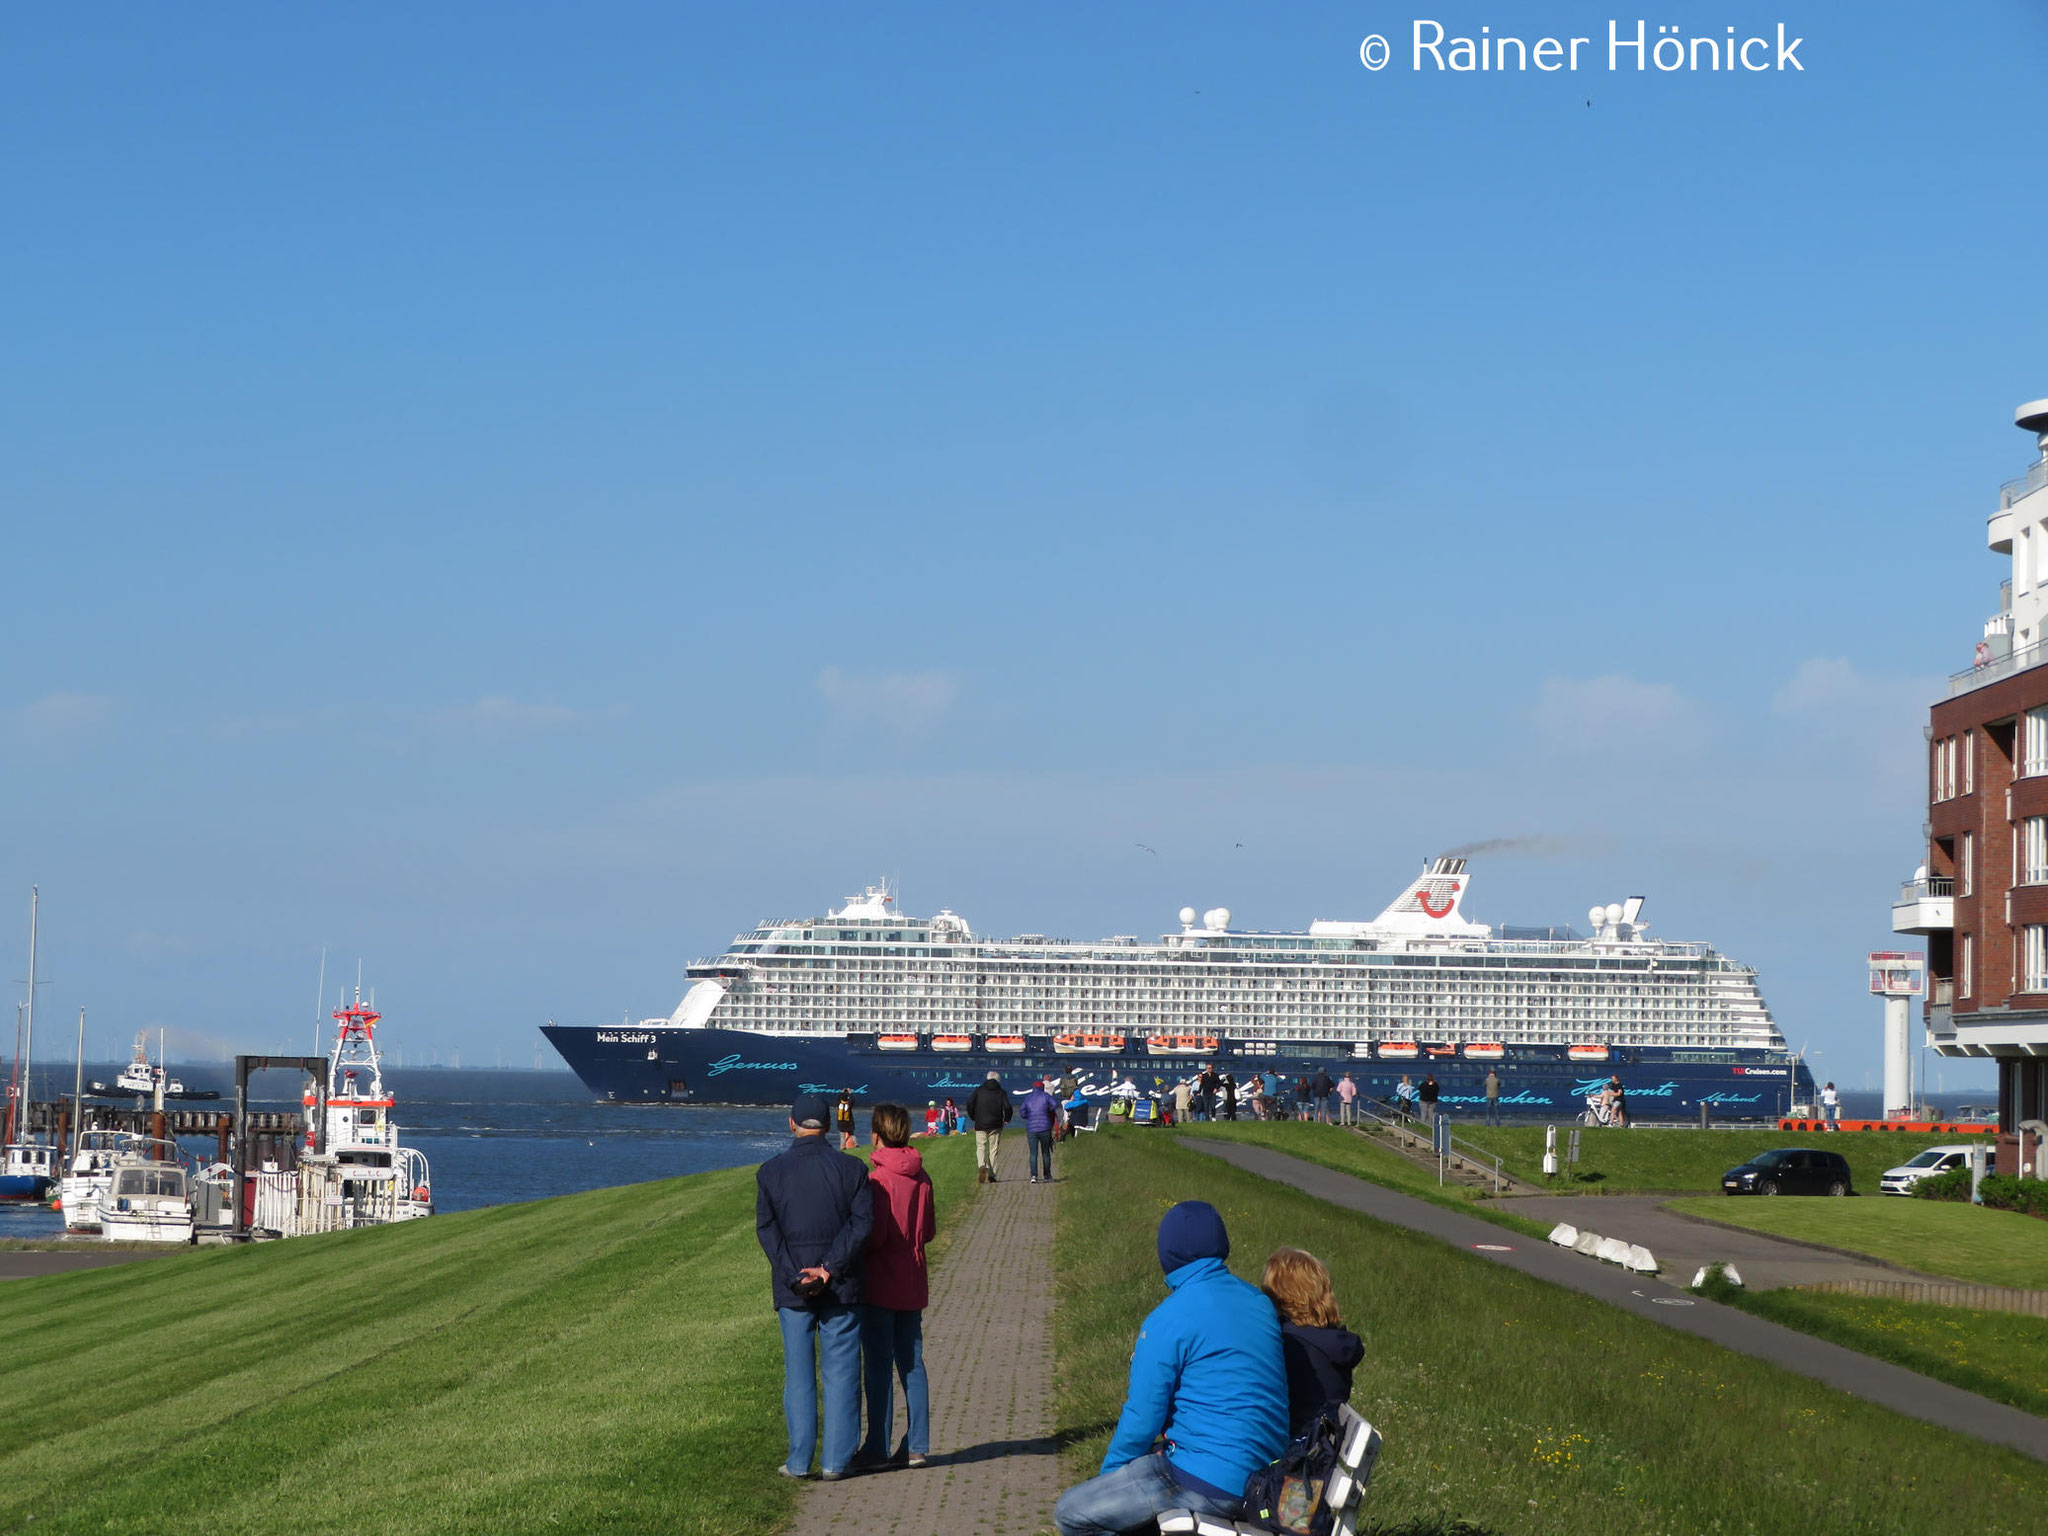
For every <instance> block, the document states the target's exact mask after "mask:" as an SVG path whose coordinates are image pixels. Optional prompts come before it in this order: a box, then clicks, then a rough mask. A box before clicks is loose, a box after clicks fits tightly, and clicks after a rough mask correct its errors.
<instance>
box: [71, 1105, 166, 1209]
mask: <svg viewBox="0 0 2048 1536" xmlns="http://www.w3.org/2000/svg"><path fill="white" fill-rule="evenodd" d="M157 1145H165V1144H164V1143H157ZM150 1146H151V1142H150V1138H149V1137H147V1136H139V1135H137V1134H136V1133H135V1132H133V1131H106V1130H101V1129H99V1128H98V1127H94V1128H93V1129H91V1130H86V1131H80V1132H79V1133H78V1144H77V1146H75V1147H74V1148H73V1149H72V1152H71V1166H70V1167H69V1168H68V1169H66V1170H65V1173H64V1178H63V1180H62V1182H61V1183H60V1184H59V1185H58V1191H57V1200H58V1204H59V1205H60V1206H61V1207H62V1208H63V1211H64V1230H65V1231H66V1232H97V1231H99V1229H100V1201H101V1200H102V1199H104V1198H105V1197H106V1193H107V1190H108V1188H109V1187H110V1186H111V1185H112V1184H113V1182H114V1164H115V1162H116V1161H117V1160H118V1159H119V1158H120V1157H121V1155H122V1154H123V1153H135V1154H138V1155H145V1154H147V1152H148V1150H149V1148H150Z"/></svg>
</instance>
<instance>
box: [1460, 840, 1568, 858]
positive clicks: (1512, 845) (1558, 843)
mask: <svg viewBox="0 0 2048 1536" xmlns="http://www.w3.org/2000/svg"><path fill="white" fill-rule="evenodd" d="M1565 847H1566V844H1565V840H1564V839H1563V838H1561V837H1543V836H1536V837H1487V838H1481V839H1480V840H1479V841H1478V842H1476V843H1460V844H1459V845H1458V846H1457V847H1455V848H1446V849H1445V850H1444V851H1443V852H1442V853H1440V854H1438V855H1437V857H1438V858H1440V859H1469V858H1471V857H1472V856H1473V855H1474V854H1480V853H1535V854H1546V853H1563V852H1564V851H1565Z"/></svg>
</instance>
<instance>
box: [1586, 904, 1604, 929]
mask: <svg viewBox="0 0 2048 1536" xmlns="http://www.w3.org/2000/svg"><path fill="white" fill-rule="evenodd" d="M1586 921H1587V922H1589V923H1591V924H1592V925H1593V926H1594V927H1595V928H1600V927H1604V926H1605V925H1606V922H1607V909H1606V908H1605V907H1600V906H1595V907H1589V908H1587V909H1586Z"/></svg>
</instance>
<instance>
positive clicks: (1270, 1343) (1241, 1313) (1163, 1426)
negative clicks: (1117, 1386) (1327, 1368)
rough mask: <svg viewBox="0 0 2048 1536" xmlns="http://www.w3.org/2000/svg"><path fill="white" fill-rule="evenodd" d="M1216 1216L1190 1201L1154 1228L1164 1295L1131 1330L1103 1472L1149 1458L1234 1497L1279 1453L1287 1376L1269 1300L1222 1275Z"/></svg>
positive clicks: (1223, 1244)
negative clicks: (1125, 1378) (1160, 1445)
mask: <svg viewBox="0 0 2048 1536" xmlns="http://www.w3.org/2000/svg"><path fill="white" fill-rule="evenodd" d="M1229 1255H1230V1239H1229V1236H1228V1235H1227V1234H1226V1232H1225V1231H1224V1227H1223V1218H1222V1217H1221V1216H1220V1215H1218V1214H1217V1212H1216V1209H1215V1207H1214V1206H1211V1205H1209V1204H1208V1203H1206V1202H1205V1201H1200V1200H1189V1201H1184V1202H1183V1203H1182V1204H1180V1205H1177V1206H1175V1207H1174V1208H1173V1209H1172V1210H1170V1211H1168V1212H1167V1213H1166V1215H1165V1216H1164V1217H1163V1218H1162V1219H1161V1220H1160V1223H1159V1267H1160V1268H1161V1269H1162V1270H1164V1271H1165V1273H1166V1286H1167V1291H1168V1295H1167V1298H1166V1300H1164V1301H1162V1302H1161V1303H1160V1304H1159V1305H1158V1306H1157V1307H1154V1308H1153V1309H1152V1313H1151V1315H1150V1316H1148V1317H1147V1318H1146V1319H1145V1323H1144V1326H1143V1327H1141V1328H1140V1329H1139V1330H1138V1342H1137V1346H1136V1347H1135V1348H1134V1349H1133V1350H1132V1352H1131V1380H1130V1388H1129V1391H1128V1392H1127V1393H1126V1394H1125V1397H1124V1410H1123V1414H1122V1416H1121V1417H1120V1418H1119V1419H1118V1420H1117V1426H1116V1434H1115V1436H1114V1437H1113V1438H1112V1439H1111V1440H1110V1443H1109V1454H1108V1455H1106V1456H1105V1457H1103V1459H1102V1470H1103V1471H1104V1472H1114V1471H1115V1470H1116V1469H1117V1468H1118V1467H1121V1466H1123V1465H1125V1464H1126V1463H1128V1462H1132V1461H1135V1460H1137V1459H1138V1458H1139V1457H1140V1456H1144V1455H1146V1454H1148V1453H1149V1452H1150V1451H1151V1449H1152V1442H1153V1441H1154V1440H1155V1439H1157V1438H1158V1437H1159V1436H1160V1435H1162V1434H1163V1435H1165V1437H1166V1458H1167V1460H1168V1461H1170V1462H1172V1463H1173V1466H1174V1470H1175V1472H1176V1473H1177V1474H1179V1475H1180V1476H1181V1477H1182V1478H1183V1479H1185V1480H1187V1481H1190V1482H1192V1483H1194V1484H1196V1485H1197V1486H1198V1487H1199V1488H1200V1489H1201V1490H1202V1491H1204V1492H1206V1493H1210V1494H1215V1495H1220V1496H1222V1497H1224V1498H1229V1499H1236V1498H1240V1497H1242V1496H1243V1494H1244V1485H1245V1482H1246V1480H1247V1479H1248V1478H1250V1476H1251V1475H1252V1473H1254V1472H1256V1471H1257V1470H1258V1469H1259V1468H1261V1467H1263V1466H1265V1465H1266V1463H1267V1462H1269V1461H1271V1460H1272V1459H1273V1458H1274V1457H1275V1456H1278V1455H1279V1454H1280V1452H1281V1451H1282V1450H1284V1449H1285V1448H1286V1445H1287V1376H1286V1371H1285V1368H1284V1367H1283V1366H1282V1364H1281V1358H1280V1319H1279V1318H1278V1316H1277V1315H1275V1313H1274V1311H1273V1304H1272V1302H1270V1301H1268V1300H1267V1299H1266V1297H1265V1295H1264V1293H1263V1292H1261V1291H1260V1290H1259V1289H1258V1288H1257V1287H1256V1286H1251V1285H1247V1284H1246V1283H1245V1282H1244V1281H1242V1280H1240V1279H1238V1278H1237V1276H1235V1275H1233V1274H1232V1273H1231V1272H1230V1271H1229V1270H1228V1269H1226V1268H1225V1267H1224V1264H1223V1261H1224V1259H1226V1258H1227V1257H1229Z"/></svg>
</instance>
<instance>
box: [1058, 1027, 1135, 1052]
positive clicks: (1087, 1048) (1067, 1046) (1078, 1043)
mask: <svg viewBox="0 0 2048 1536" xmlns="http://www.w3.org/2000/svg"><path fill="white" fill-rule="evenodd" d="M1052 1048H1053V1050H1054V1051H1055V1052H1057V1053H1058V1054H1059V1055H1062V1056H1073V1055H1079V1054H1086V1055H1091V1056H1103V1055H1108V1054H1109V1053H1110V1052H1112V1051H1120V1050H1122V1049H1123V1048H1124V1037H1123V1036H1122V1035H1105V1034H1097V1033H1094V1032H1092V1031H1091V1032H1089V1033H1087V1034H1080V1035H1054V1036H1053V1037H1052Z"/></svg>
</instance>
